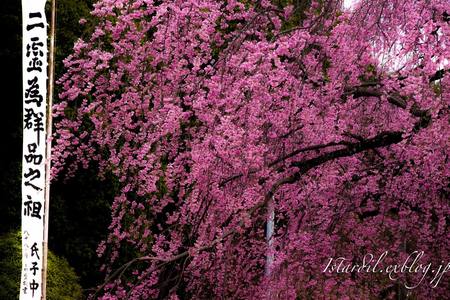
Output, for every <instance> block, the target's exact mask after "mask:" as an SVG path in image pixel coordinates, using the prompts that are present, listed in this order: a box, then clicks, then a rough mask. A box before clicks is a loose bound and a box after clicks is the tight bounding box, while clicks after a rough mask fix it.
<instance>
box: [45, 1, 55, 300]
mask: <svg viewBox="0 0 450 300" xmlns="http://www.w3.org/2000/svg"><path fill="white" fill-rule="evenodd" d="M55 34H56V0H51V20H50V46H49V64H48V69H49V70H48V72H49V75H48V102H47V138H46V144H47V147H46V155H45V156H46V160H45V162H46V165H45V204H44V238H43V261H42V300H46V297H47V270H48V227H49V211H50V177H51V174H50V172H51V152H52V147H51V146H52V141H51V136H52V106H53V95H54V81H55Z"/></svg>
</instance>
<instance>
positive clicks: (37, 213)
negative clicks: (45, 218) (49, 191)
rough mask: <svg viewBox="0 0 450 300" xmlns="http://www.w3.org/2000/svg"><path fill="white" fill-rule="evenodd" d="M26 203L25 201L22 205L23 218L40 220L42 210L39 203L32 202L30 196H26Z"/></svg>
mask: <svg viewBox="0 0 450 300" xmlns="http://www.w3.org/2000/svg"><path fill="white" fill-rule="evenodd" d="M27 198H28V201H25V202H24V203H23V205H24V209H23V214H24V215H25V216H28V217H30V216H31V217H32V218H38V219H41V218H42V217H41V209H42V204H41V203H40V202H37V201H33V200H32V199H31V196H29V195H27Z"/></svg>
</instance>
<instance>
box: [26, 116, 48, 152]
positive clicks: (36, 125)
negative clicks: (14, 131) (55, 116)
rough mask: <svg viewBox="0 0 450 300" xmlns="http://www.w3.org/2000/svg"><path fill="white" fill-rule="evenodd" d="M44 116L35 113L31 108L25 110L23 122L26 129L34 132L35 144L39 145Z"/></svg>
mask: <svg viewBox="0 0 450 300" xmlns="http://www.w3.org/2000/svg"><path fill="white" fill-rule="evenodd" d="M43 117H44V114H43V113H42V112H39V113H35V112H34V110H33V109H32V108H25V115H24V122H25V126H24V128H26V129H33V131H35V132H36V136H37V144H38V145H39V141H40V137H41V132H43V131H44V121H43V120H42V119H43Z"/></svg>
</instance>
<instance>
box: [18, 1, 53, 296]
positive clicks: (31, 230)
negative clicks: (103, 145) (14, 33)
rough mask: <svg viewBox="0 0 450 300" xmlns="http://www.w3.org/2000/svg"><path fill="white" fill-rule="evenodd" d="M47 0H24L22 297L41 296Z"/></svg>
mask: <svg viewBox="0 0 450 300" xmlns="http://www.w3.org/2000/svg"><path fill="white" fill-rule="evenodd" d="M45 2H46V0H22V24H23V25H22V38H23V40H22V44H23V46H22V65H23V70H22V72H23V95H22V96H23V152H22V275H21V281H20V299H21V300H25V299H41V296H42V268H43V263H42V261H43V237H44V217H45V216H44V203H45V200H44V195H45V176H46V174H45V170H46V167H45V163H46V159H45V155H46V120H47V101H46V99H47V21H46V17H45Z"/></svg>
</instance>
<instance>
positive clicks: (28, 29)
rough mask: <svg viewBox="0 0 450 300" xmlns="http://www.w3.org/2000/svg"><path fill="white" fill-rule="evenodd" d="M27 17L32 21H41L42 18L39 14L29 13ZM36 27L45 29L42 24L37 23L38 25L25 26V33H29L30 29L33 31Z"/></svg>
mask: <svg viewBox="0 0 450 300" xmlns="http://www.w3.org/2000/svg"><path fill="white" fill-rule="evenodd" d="M28 16H29V17H30V19H34V18H39V19H41V18H42V14H41V13H40V12H37V13H30V14H29V15H28ZM36 27H39V28H45V27H44V23H43V22H38V23H33V24H29V25H27V31H30V30H32V29H34V28H36Z"/></svg>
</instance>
